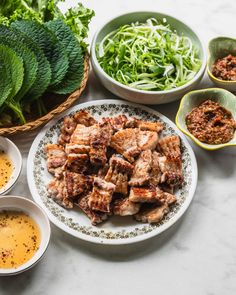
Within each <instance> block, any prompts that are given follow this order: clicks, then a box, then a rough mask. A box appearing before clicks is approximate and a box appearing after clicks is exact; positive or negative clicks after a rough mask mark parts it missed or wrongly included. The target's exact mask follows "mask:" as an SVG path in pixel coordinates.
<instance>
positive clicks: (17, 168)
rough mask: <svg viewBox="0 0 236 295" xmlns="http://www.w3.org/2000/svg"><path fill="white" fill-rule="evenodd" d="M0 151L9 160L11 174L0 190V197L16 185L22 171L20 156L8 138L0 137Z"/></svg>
mask: <svg viewBox="0 0 236 295" xmlns="http://www.w3.org/2000/svg"><path fill="white" fill-rule="evenodd" d="M0 150H3V151H4V152H5V153H6V154H7V155H8V156H9V158H10V159H11V161H12V164H13V173H12V175H11V177H10V179H9V181H8V183H7V184H6V185H5V186H4V187H3V188H1V189H0V196H1V195H6V194H7V193H8V192H9V191H10V190H11V189H12V188H13V187H14V185H15V184H16V182H17V180H18V178H19V176H20V173H21V169H22V156H21V153H20V151H19V149H18V147H17V146H16V145H15V144H14V143H13V142H12V141H11V140H10V139H8V138H6V137H2V136H0Z"/></svg>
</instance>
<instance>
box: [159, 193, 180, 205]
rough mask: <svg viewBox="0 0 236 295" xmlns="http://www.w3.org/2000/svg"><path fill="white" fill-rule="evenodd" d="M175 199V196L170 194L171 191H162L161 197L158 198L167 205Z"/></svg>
mask: <svg viewBox="0 0 236 295" xmlns="http://www.w3.org/2000/svg"><path fill="white" fill-rule="evenodd" d="M176 201H177V198H176V196H175V195H173V194H171V193H167V192H164V193H163V195H162V197H161V199H160V202H161V203H163V204H164V203H167V204H168V205H172V204H174V203H175V202H176Z"/></svg>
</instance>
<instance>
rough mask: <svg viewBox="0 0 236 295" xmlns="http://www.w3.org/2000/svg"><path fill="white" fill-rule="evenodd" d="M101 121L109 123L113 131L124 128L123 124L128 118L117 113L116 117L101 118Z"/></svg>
mask: <svg viewBox="0 0 236 295" xmlns="http://www.w3.org/2000/svg"><path fill="white" fill-rule="evenodd" d="M102 121H103V122H108V123H110V125H111V128H112V131H113V133H115V132H117V131H119V130H121V129H124V128H125V124H126V122H127V121H128V119H127V117H126V116H125V115H118V116H116V117H107V118H102Z"/></svg>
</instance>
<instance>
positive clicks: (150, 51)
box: [96, 18, 201, 91]
mask: <svg viewBox="0 0 236 295" xmlns="http://www.w3.org/2000/svg"><path fill="white" fill-rule="evenodd" d="M96 55H97V58H98V61H99V63H100V65H101V67H102V68H103V70H104V71H105V72H106V73H107V74H108V75H109V76H110V77H112V78H114V79H115V80H117V81H118V82H120V83H122V84H125V85H127V86H130V87H132V88H136V89H139V90H149V91H158V90H170V89H173V88H177V87H180V86H182V85H184V84H186V83H187V82H188V81H190V80H191V79H193V77H194V76H195V74H196V73H197V72H198V70H199V68H200V66H201V61H200V59H199V57H198V52H197V49H196V48H195V47H194V45H193V43H192V41H191V39H190V38H188V37H186V36H178V35H177V33H176V32H175V31H174V30H172V29H171V28H170V25H169V24H167V23H166V20H165V19H164V20H163V22H160V21H158V20H156V19H154V18H151V19H148V20H147V21H146V22H145V23H139V22H136V23H132V24H130V25H124V26H122V27H120V28H119V29H117V30H115V31H113V32H111V33H110V34H108V35H107V36H106V37H105V38H104V39H103V40H102V41H101V42H100V44H97V47H96Z"/></svg>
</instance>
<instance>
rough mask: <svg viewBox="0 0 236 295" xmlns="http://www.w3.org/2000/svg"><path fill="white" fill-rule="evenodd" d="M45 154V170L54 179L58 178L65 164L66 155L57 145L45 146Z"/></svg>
mask: <svg viewBox="0 0 236 295" xmlns="http://www.w3.org/2000/svg"><path fill="white" fill-rule="evenodd" d="M45 152H46V154H47V168H48V171H49V172H50V173H52V174H53V175H54V176H55V177H56V178H60V177H61V176H62V173H63V169H64V164H65V163H66V153H65V151H64V148H63V147H62V146H60V145H58V144H47V145H46V147H45Z"/></svg>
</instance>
